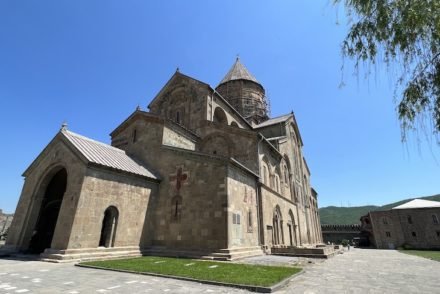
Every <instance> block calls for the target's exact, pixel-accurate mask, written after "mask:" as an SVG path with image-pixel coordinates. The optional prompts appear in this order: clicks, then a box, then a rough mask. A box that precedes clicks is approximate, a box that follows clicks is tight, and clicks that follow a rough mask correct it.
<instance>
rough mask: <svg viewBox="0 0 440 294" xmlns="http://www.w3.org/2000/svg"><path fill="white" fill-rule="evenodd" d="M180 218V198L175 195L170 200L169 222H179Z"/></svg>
mask: <svg viewBox="0 0 440 294" xmlns="http://www.w3.org/2000/svg"><path fill="white" fill-rule="evenodd" d="M181 218H182V197H181V196H179V195H177V196H174V197H173V199H171V221H173V222H180V219H181Z"/></svg>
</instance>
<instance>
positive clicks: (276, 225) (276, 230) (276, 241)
mask: <svg viewBox="0 0 440 294" xmlns="http://www.w3.org/2000/svg"><path fill="white" fill-rule="evenodd" d="M272 239H273V240H272V241H273V242H272V243H273V245H280V244H284V234H283V218H282V216H281V210H280V207H279V206H278V205H277V206H276V207H275V210H274V213H273V236H272Z"/></svg>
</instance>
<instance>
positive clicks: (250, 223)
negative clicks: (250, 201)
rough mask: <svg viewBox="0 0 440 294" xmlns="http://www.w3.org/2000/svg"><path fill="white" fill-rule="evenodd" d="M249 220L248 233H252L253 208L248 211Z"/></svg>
mask: <svg viewBox="0 0 440 294" xmlns="http://www.w3.org/2000/svg"><path fill="white" fill-rule="evenodd" d="M247 221H248V233H252V231H253V227H252V210H249V211H248V215H247Z"/></svg>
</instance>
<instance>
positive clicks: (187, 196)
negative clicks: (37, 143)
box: [6, 59, 322, 260]
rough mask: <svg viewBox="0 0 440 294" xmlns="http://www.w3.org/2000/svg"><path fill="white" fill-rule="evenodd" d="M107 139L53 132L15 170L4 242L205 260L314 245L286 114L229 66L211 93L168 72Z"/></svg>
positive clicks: (41, 249) (298, 148)
mask: <svg viewBox="0 0 440 294" xmlns="http://www.w3.org/2000/svg"><path fill="white" fill-rule="evenodd" d="M148 107H149V111H148V112H147V111H143V110H141V109H140V108H137V109H136V110H135V111H134V112H133V113H132V114H131V115H130V116H129V117H128V118H127V119H126V120H124V121H123V122H122V123H121V124H120V125H119V126H118V127H116V129H115V130H114V131H113V132H112V133H111V134H110V135H111V146H110V145H107V144H103V143H100V142H97V141H94V140H92V139H89V138H86V137H84V136H81V135H79V134H76V133H74V132H71V131H69V130H67V127H66V126H63V127H62V128H61V130H60V132H59V133H58V134H57V135H56V136H55V137H54V139H53V140H52V141H51V142H50V143H49V144H48V145H47V146H46V148H45V149H44V150H43V151H42V153H41V154H40V155H39V156H38V157H37V159H36V160H35V161H34V162H33V163H32V164H31V165H30V166H29V168H28V169H27V170H26V171H25V172H24V174H23V175H24V177H25V184H24V187H23V191H22V195H21V197H20V200H19V203H18V206H17V210H16V216H15V218H14V220H13V223H12V226H11V232H10V236H9V238H8V240H7V243H6V247H7V248H8V249H9V250H11V251H24V252H33V253H39V254H41V256H42V257H43V258H47V259H53V260H69V259H88V258H100V257H107V256H114V257H116V256H138V255H141V254H158V255H172V256H190V257H204V258H215V259H234V258H238V257H242V256H249V255H258V254H263V253H264V252H266V253H270V252H271V250H272V248H276V247H289V246H291V247H313V246H315V245H316V244H319V243H322V235H321V229H320V228H321V226H320V222H319V215H318V206H317V201H318V200H317V193H316V191H314V190H313V189H312V188H311V186H310V171H309V168H308V166H307V163H306V160H305V158H304V157H303V153H302V146H303V141H302V139H301V135H300V132H299V128H298V124H297V122H296V119H295V116H294V114H293V112H292V113H288V114H286V115H283V116H280V117H276V118H272V119H270V118H269V113H268V101H267V98H266V96H265V90H264V88H263V86H262V85H261V84H260V83H259V82H258V81H257V80H256V79H255V77H254V76H253V75H251V74H250V73H249V71H248V70H247V69H246V68H245V67H244V66H243V64H242V63H241V62H240V61H239V60H238V59H237V61H236V62H235V63H234V65H233V66H232V68H231V70H230V71H229V72H228V73H227V75H226V76H225V78H224V79H223V80H222V81H221V82H220V84H219V86H218V87H217V88H216V89H213V88H211V87H210V86H209V85H208V84H206V83H203V82H201V81H199V80H196V79H194V78H191V77H189V76H187V75H184V74H182V73H180V72H179V71H176V73H175V74H174V75H173V76H172V77H171V79H170V80H169V81H168V82H167V83H166V84H165V86H164V87H163V88H162V89H161V90H160V92H159V93H158V94H157V96H156V97H154V99H153V100H152V101H151V103H150V105H149V106H148Z"/></svg>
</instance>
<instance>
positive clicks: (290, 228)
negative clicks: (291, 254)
mask: <svg viewBox="0 0 440 294" xmlns="http://www.w3.org/2000/svg"><path fill="white" fill-rule="evenodd" d="M287 227H288V228H289V240H290V246H293V238H292V225H291V224H287Z"/></svg>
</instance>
